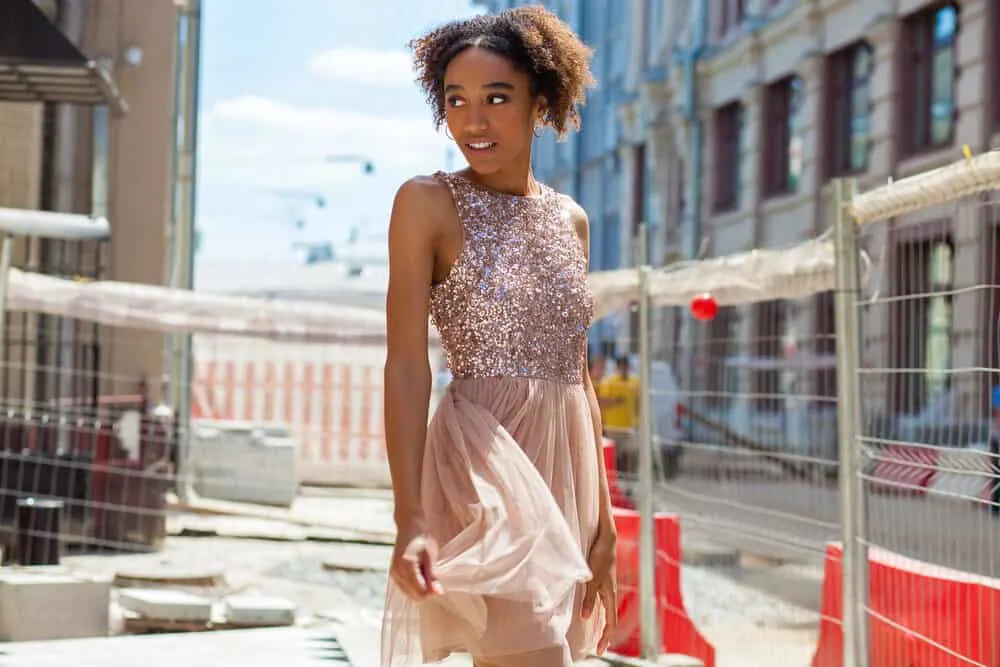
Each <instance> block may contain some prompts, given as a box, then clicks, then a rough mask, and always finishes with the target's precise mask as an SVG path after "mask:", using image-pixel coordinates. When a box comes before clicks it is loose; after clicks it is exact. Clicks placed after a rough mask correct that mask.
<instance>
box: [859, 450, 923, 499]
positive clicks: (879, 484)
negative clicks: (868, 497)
mask: <svg viewBox="0 0 1000 667" xmlns="http://www.w3.org/2000/svg"><path fill="white" fill-rule="evenodd" d="M878 459H879V460H877V461H875V462H874V464H873V465H872V469H871V487H872V489H873V490H875V491H882V492H886V493H897V494H901V495H916V496H922V495H924V494H925V493H927V487H928V486H930V484H931V481H933V479H934V476H935V473H936V472H937V463H938V461H937V460H938V452H937V450H934V449H924V448H922V447H913V446H911V445H888V446H887V447H885V448H884V449H882V450H881V451H880V452H879V454H878Z"/></svg>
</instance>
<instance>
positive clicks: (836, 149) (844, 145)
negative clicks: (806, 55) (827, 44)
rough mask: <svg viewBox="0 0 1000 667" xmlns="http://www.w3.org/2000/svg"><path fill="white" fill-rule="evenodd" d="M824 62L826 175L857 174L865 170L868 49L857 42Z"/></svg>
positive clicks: (868, 116) (868, 128) (868, 127)
mask: <svg viewBox="0 0 1000 667" xmlns="http://www.w3.org/2000/svg"><path fill="white" fill-rule="evenodd" d="M826 62H827V72H828V79H827V81H828V85H827V88H826V101H827V103H826V104H825V105H824V108H825V109H826V113H827V114H828V116H827V132H826V170H827V175H829V176H831V177H834V176H846V175H849V174H857V173H859V172H863V171H865V170H866V169H867V168H868V149H869V138H870V133H871V92H870V89H869V86H870V84H871V75H872V48H871V46H870V45H869V44H868V43H866V42H858V43H856V44H852V45H851V46H849V47H847V48H846V49H842V50H840V51H837V52H836V53H833V54H831V55H830V56H829V57H828V58H827V61H826Z"/></svg>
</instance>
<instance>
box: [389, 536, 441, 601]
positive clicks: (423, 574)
mask: <svg viewBox="0 0 1000 667" xmlns="http://www.w3.org/2000/svg"><path fill="white" fill-rule="evenodd" d="M435 560H437V542H435V540H434V538H433V537H431V536H430V535H427V534H426V533H424V532H423V530H412V531H405V532H397V537H396V546H395V547H394V548H393V551H392V563H391V564H390V566H389V575H390V576H391V577H392V580H393V581H395V582H396V585H397V586H399V588H400V590H402V591H403V593H404V594H405V595H406V596H407V597H409V598H410V599H411V600H423V599H424V598H426V597H427V596H429V595H439V594H441V593H442V589H441V583H440V582H439V581H438V580H437V577H436V576H435V574H434V561H435Z"/></svg>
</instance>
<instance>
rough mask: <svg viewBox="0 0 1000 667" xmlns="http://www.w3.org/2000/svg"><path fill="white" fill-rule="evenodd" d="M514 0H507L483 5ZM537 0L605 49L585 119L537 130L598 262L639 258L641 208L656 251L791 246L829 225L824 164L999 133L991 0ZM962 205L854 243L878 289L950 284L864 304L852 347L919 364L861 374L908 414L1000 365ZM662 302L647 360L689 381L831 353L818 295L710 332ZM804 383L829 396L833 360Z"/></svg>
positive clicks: (879, 398)
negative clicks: (871, 263)
mask: <svg viewBox="0 0 1000 667" xmlns="http://www.w3.org/2000/svg"><path fill="white" fill-rule="evenodd" d="M511 4H519V3H513V2H510V1H507V2H500V1H495V2H494V3H493V5H494V6H491V7H490V8H491V9H501V8H503V7H501V6H500V5H504V6H509V5H511ZM547 4H548V5H549V6H550V7H551V8H553V9H554V10H556V11H558V12H559V13H560V15H562V16H564V17H565V18H567V20H569V22H570V23H571V24H572V25H573V26H574V27H575V28H576V29H577V30H578V32H579V33H580V34H581V36H582V37H583V38H584V39H585V40H586V41H588V42H589V43H590V44H591V45H592V46H594V48H595V52H596V53H595V61H594V66H595V74H596V75H597V77H598V79H600V83H601V87H600V88H599V89H598V91H595V93H594V95H592V97H591V101H590V102H589V103H588V105H587V110H586V112H585V117H584V129H583V132H581V133H580V134H579V135H578V136H577V137H575V138H573V139H571V140H570V141H568V142H566V143H565V144H556V143H555V142H554V141H552V140H551V138H548V139H545V140H543V141H540V142H539V146H538V150H537V158H536V160H537V167H536V170H537V174H538V175H539V177H541V178H543V179H545V180H547V181H549V182H551V183H552V184H553V185H555V186H556V187H559V188H560V189H562V190H564V191H566V192H568V193H570V194H573V195H574V196H576V198H577V199H578V200H579V201H580V202H581V203H582V204H583V205H584V207H585V208H586V209H587V211H588V213H589V214H590V217H591V221H592V225H593V227H594V235H593V240H592V244H593V246H592V255H593V257H594V259H595V261H594V265H593V268H594V270H602V269H610V268H615V267H618V266H628V265H631V264H632V263H633V262H634V258H635V253H634V238H635V232H636V230H637V224H638V223H639V222H640V221H643V222H646V223H647V224H648V225H649V229H650V244H649V247H650V252H651V254H650V259H651V262H652V263H653V264H654V265H663V264H669V263H671V262H673V261H676V260H678V259H690V258H696V257H704V256H723V255H729V254H732V253H737V252H742V251H746V250H750V249H753V248H761V247H771V248H773V247H782V246H788V245H792V244H796V243H799V242H802V241H805V240H807V239H809V238H813V237H815V236H817V235H819V234H821V233H822V232H823V231H825V230H827V229H829V228H830V227H831V225H832V223H833V217H832V206H833V200H832V181H833V179H835V178H837V177H850V178H854V179H856V183H857V186H858V188H859V189H860V190H868V189H871V188H873V187H877V186H879V185H883V184H885V183H886V182H887V181H888V180H889V179H890V178H895V179H898V178H903V177H906V176H909V175H913V174H916V173H920V172H924V171H926V170H928V169H931V168H934V167H937V166H942V165H945V164H948V163H951V162H954V161H955V160H957V159H960V158H961V156H962V147H963V146H968V147H969V148H970V149H971V150H972V151H973V152H981V151H984V150H987V149H989V148H991V147H994V146H997V145H998V140H1000V99H998V98H1000V45H998V44H1000V37H995V36H994V35H997V34H1000V30H998V28H1000V3H997V2H994V1H992V0H955V1H943V0H693V1H692V2H690V3H680V2H668V1H666V0H622V1H621V2H611V1H607V0H605V1H603V2H602V1H597V0H574V1H562V2H556V1H552V2H549V3H547ZM619 14H621V15H623V16H622V17H620V18H618V15H619ZM616 40H617V41H616ZM974 208H975V207H974V206H972V205H956V206H953V207H952V209H954V210H950V211H945V210H944V207H937V208H935V209H933V210H928V211H925V212H922V213H915V214H911V215H908V216H903V217H901V218H899V219H896V220H893V221H892V222H891V223H884V224H879V225H873V226H872V228H871V231H870V233H869V234H868V236H867V237H866V239H865V243H866V245H867V248H868V250H869V252H871V254H872V256H874V257H879V258H881V261H882V271H883V273H884V274H885V275H886V276H888V278H887V280H886V285H885V288H886V289H889V290H891V293H893V294H911V295H912V294H915V293H920V292H925V293H932V292H934V293H937V292H941V293H946V292H949V291H951V290H955V291H956V292H957V293H956V294H955V295H954V296H945V295H944V294H942V295H941V296H933V297H930V296H929V297H927V298H921V299H914V300H913V301H911V306H910V307H906V308H903V307H899V308H891V307H885V308H881V309H871V310H870V312H869V313H868V314H867V315H866V320H865V322H864V340H863V344H864V350H863V352H864V362H865V363H866V364H868V365H869V366H873V367H877V368H887V369H891V368H900V369H903V368H908V369H917V370H916V371H914V372H908V373H897V374H891V373H887V374H885V376H884V378H883V380H882V381H881V384H880V383H879V382H874V380H873V382H872V384H873V385H874V386H866V390H867V391H869V392H871V395H872V396H873V397H875V398H873V400H874V401H875V402H876V403H878V404H879V405H881V406H882V407H883V408H884V409H885V410H886V411H887V412H891V413H895V414H898V413H910V414H916V413H920V412H921V411H923V410H925V409H927V408H929V407H930V406H931V405H932V404H934V403H935V402H936V401H938V400H939V399H941V398H942V397H943V395H944V394H946V393H948V392H955V391H957V392H959V393H962V392H965V393H967V394H968V393H974V394H975V395H983V392H982V391H981V390H982V388H983V387H982V386H981V385H983V384H984V379H985V380H986V382H990V381H991V380H990V379H989V378H988V377H986V378H984V377H979V378H973V377H971V376H968V377H964V378H963V379H957V376H953V375H952V374H950V373H948V372H946V371H948V370H949V369H952V368H997V367H998V366H1000V352H998V349H997V348H998V347H1000V335H998V334H997V327H996V323H995V320H996V318H997V315H996V314H995V313H993V312H992V311H991V310H990V304H991V303H993V301H994V300H995V299H994V298H993V294H994V292H995V290H993V289H983V288H981V287H982V286H983V285H995V284H1000V275H998V271H1000V269H997V268H996V266H997V265H998V264H1000V259H998V258H1000V241H998V240H997V237H998V236H1000V235H998V234H997V233H996V231H995V230H996V224H995V223H996V220H993V219H991V220H986V221H984V220H982V217H983V216H982V215H970V214H966V213H967V212H969V211H972V210H973V209H974ZM978 210H979V212H980V213H983V212H984V211H985V212H987V213H989V211H992V210H993V209H992V208H989V209H988V210H987V208H986V207H983V206H981V205H980V206H979V207H978ZM992 217H993V218H996V217H997V216H996V215H995V214H993V215H992ZM975 286H979V288H975V289H973V287H975ZM964 288H969V289H964ZM917 304H919V305H917ZM671 310H672V311H675V312H665V313H662V314H660V315H658V317H657V318H655V319H654V322H653V324H654V328H655V338H654V353H655V354H656V356H657V357H658V358H662V359H665V360H668V361H670V362H671V363H672V364H674V366H675V368H676V370H677V372H678V375H679V376H680V380H681V384H682V386H685V387H688V388H691V389H698V390H704V391H705V392H706V393H707V394H709V395H712V394H718V395H722V394H725V393H727V392H738V393H745V394H757V395H761V394H775V393H780V391H781V387H780V386H779V373H778V372H777V371H758V372H751V373H746V374H742V375H739V377H738V378H736V379H734V377H733V376H732V374H727V371H726V370H725V369H724V368H722V366H723V364H722V363H720V360H724V359H727V358H733V357H743V358H747V357H750V358H758V359H767V358H776V357H781V356H782V355H783V354H784V353H785V352H787V348H788V346H793V347H797V349H799V350H801V351H802V352H804V353H807V354H816V355H829V354H832V353H833V352H834V351H835V344H834V342H835V341H834V317H833V303H832V297H831V295H823V296H821V297H817V298H815V299H813V300H811V301H810V302H808V303H804V302H800V303H788V302H780V303H764V304H759V305H755V306H747V307H740V308H725V309H723V310H722V311H721V312H720V313H719V315H718V316H717V317H716V318H715V320H714V321H713V322H712V323H711V324H710V325H708V326H705V325H696V324H695V323H694V322H693V321H692V319H691V318H690V317H688V316H687V315H686V314H685V313H682V312H680V310H681V309H671ZM994 310H995V307H994ZM991 318H992V319H991ZM610 319H619V318H610ZM629 320H631V322H630V321H629ZM634 330H635V322H634V318H629V317H627V316H625V318H624V321H616V322H613V323H612V325H611V326H608V325H607V323H605V325H604V327H603V328H601V327H598V328H597V331H596V334H595V335H596V336H597V337H598V338H600V339H601V340H604V339H608V338H610V339H613V340H615V341H617V343H618V345H617V347H618V349H619V350H622V349H623V348H625V349H627V348H628V347H629V346H634V342H635V336H634V335H632V333H631V332H632V331H634ZM692 357H701V358H703V359H704V358H707V357H710V358H711V359H712V360H714V361H713V363H692ZM890 378H893V379H890ZM955 383H960V384H961V383H965V384H966V385H967V386H964V387H962V386H954V384H955ZM807 384H808V388H807V389H806V391H808V392H810V393H812V394H814V395H817V396H819V397H820V398H822V399H832V398H833V397H834V396H835V391H836V388H835V383H834V382H833V370H832V369H826V370H822V371H816V372H813V373H812V374H811V377H810V378H809V379H808V382H807ZM757 402H758V403H759V405H758V406H757V407H758V408H759V409H761V410H765V411H770V410H774V411H778V410H779V409H780V405H779V404H778V403H777V402H775V401H772V400H765V399H761V400H758V401H757Z"/></svg>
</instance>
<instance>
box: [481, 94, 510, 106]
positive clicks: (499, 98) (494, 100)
mask: <svg viewBox="0 0 1000 667" xmlns="http://www.w3.org/2000/svg"><path fill="white" fill-rule="evenodd" d="M486 101H487V102H489V103H490V104H503V103H504V102H506V101H507V96H506V95H490V96H488V97H487V98H486Z"/></svg>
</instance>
